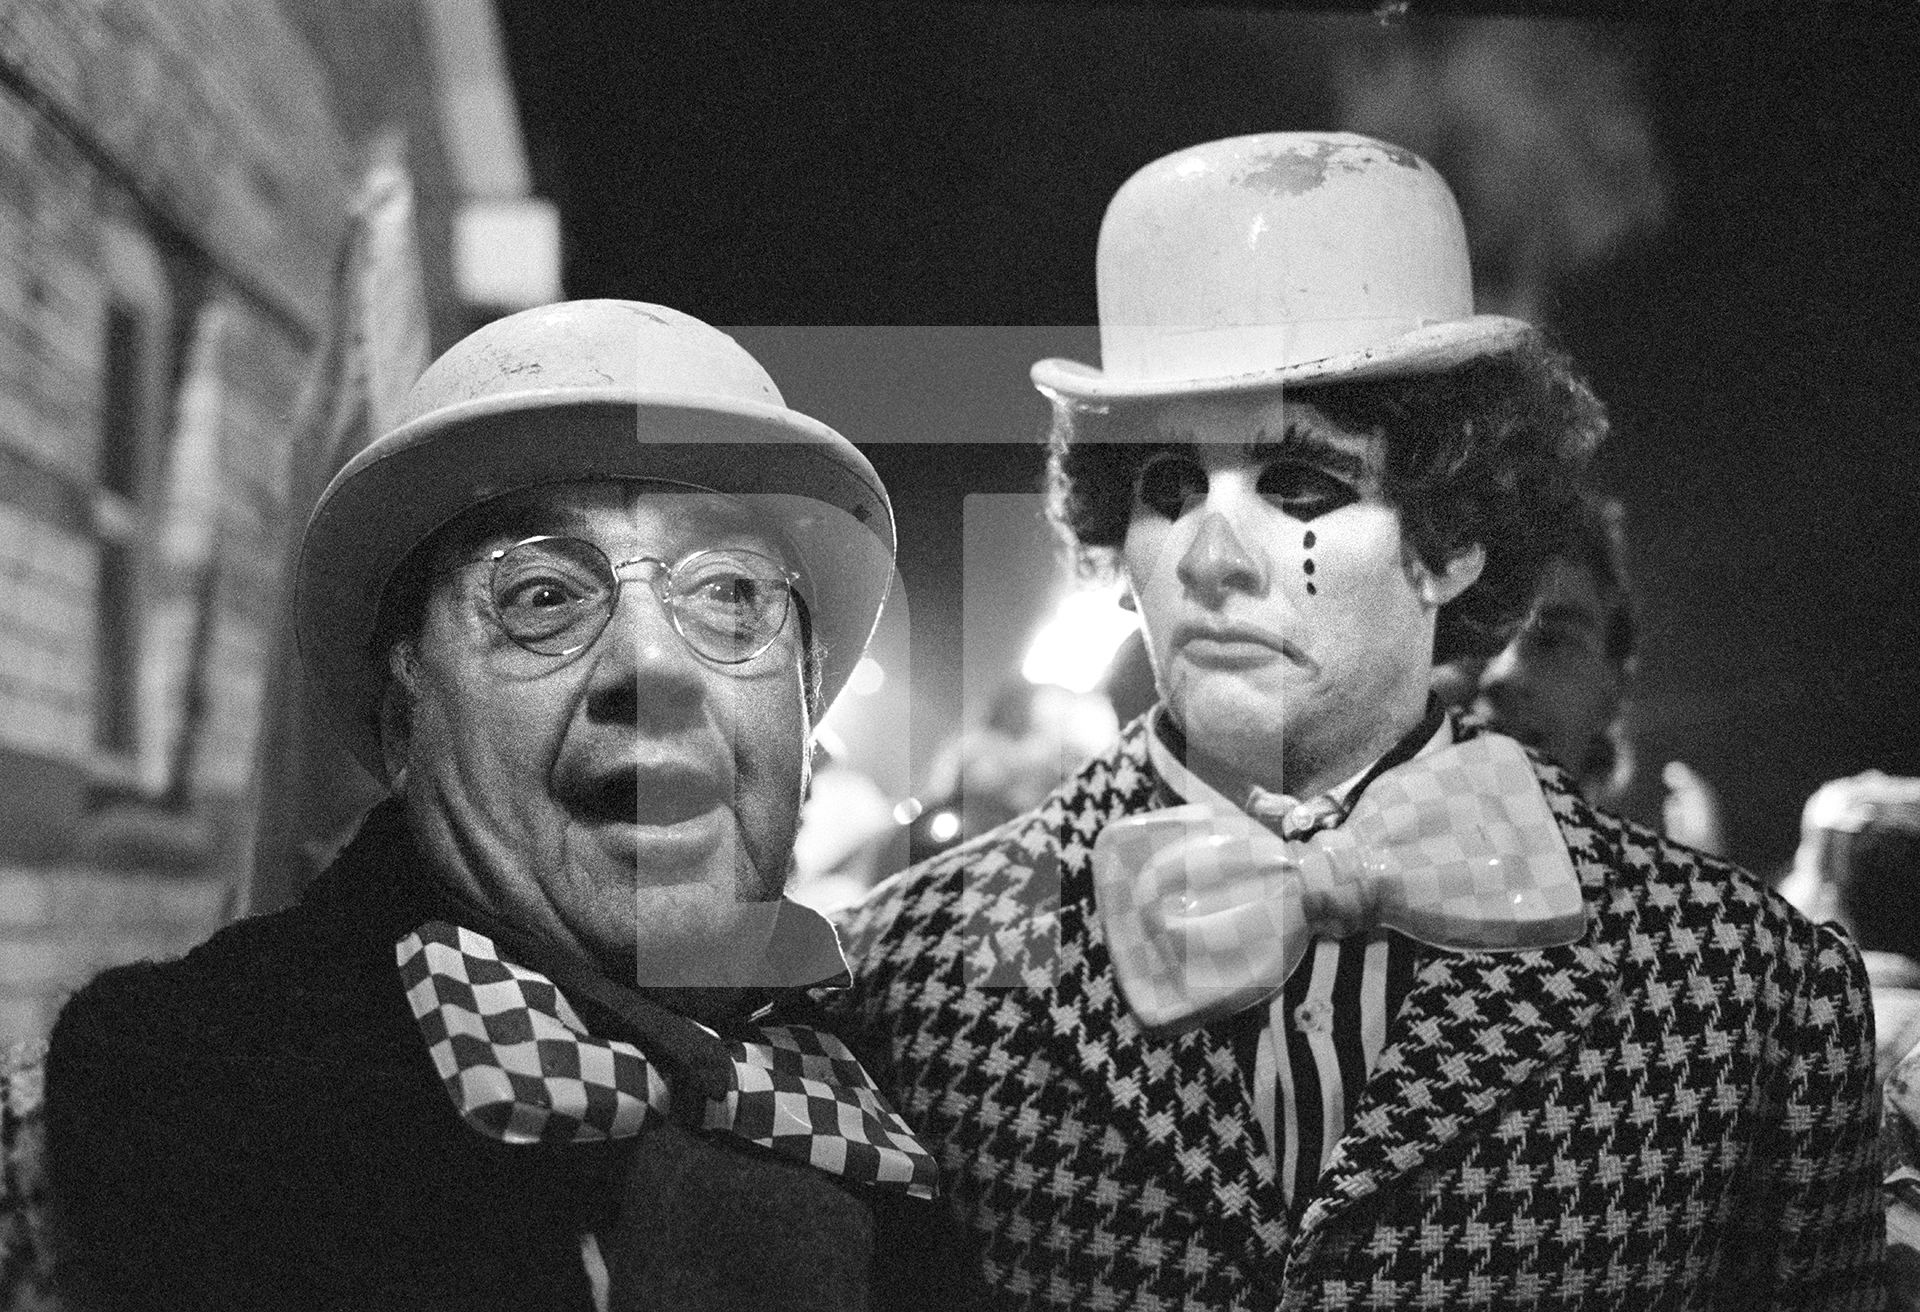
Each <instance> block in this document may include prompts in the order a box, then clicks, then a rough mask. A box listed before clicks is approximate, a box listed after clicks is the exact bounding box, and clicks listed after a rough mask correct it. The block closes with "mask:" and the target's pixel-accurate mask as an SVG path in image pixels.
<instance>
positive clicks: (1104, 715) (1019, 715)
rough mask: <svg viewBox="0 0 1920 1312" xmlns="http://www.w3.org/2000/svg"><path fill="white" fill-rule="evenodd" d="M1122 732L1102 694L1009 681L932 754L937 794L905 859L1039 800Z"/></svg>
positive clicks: (931, 787)
mask: <svg viewBox="0 0 1920 1312" xmlns="http://www.w3.org/2000/svg"><path fill="white" fill-rule="evenodd" d="M1119 731H1120V725H1119V722H1118V720H1117V719H1116V718H1115V716H1114V712H1113V704H1112V702H1111V701H1110V700H1109V699H1108V698H1107V697H1105V696H1104V695H1102V694H1099V693H1090V692H1087V693H1080V692H1073V691H1071V690H1070V689H1067V688H1063V687H1061V686H1060V685H1059V684H1056V683H1030V682H1028V681H1027V680H1026V679H1022V678H1014V679H1009V680H1007V681H1006V682H1005V683H1003V684H1001V686H1000V689H999V691H998V692H996V693H995V694H994V698H993V704H992V706H991V707H990V708H989V709H988V712H987V717H986V720H985V722H984V723H981V724H979V725H975V726H972V727H970V728H967V729H963V730H961V731H960V733H959V734H958V735H957V736H956V737H954V738H952V739H951V740H949V741H948V742H947V743H945V744H943V745H942V746H941V748H940V749H939V750H938V751H937V752H936V753H935V754H934V758H933V764H932V766H931V767H930V768H929V769H928V772H927V795H928V797H930V798H932V799H933V800H932V801H930V802H928V803H927V804H926V805H925V807H924V809H923V810H921V811H920V813H919V814H918V815H917V816H915V818H914V820H913V822H912V824H911V826H910V829H909V832H910V835H911V847H910V851H909V858H908V859H909V860H910V861H912V862H919V861H924V860H925V859H926V858H928V857H930V856H932V855H934V854H935V853H937V852H943V851H945V850H946V849H947V848H949V847H953V846H955V845H956V844H959V843H964V842H966V841H968V840H969V839H973V838H978V837H979V836H980V835H981V834H984V833H986V832H987V831H988V830H990V829H994V828H997V827H998V826H1000V825H1003V824H1005V823H1006V822H1007V821H1009V820H1011V819H1013V818H1014V817H1015V816H1017V815H1021V814H1023V813H1024V812H1026V811H1028V810H1030V809H1032V808H1033V807H1034V806H1037V805H1038V804H1039V802H1040V799H1041V798H1043V797H1045V796H1046V795H1047V794H1048V793H1050V792H1052V791H1053V790H1054V789H1055V788H1057V787H1058V786H1059V785H1060V783H1061V781H1062V780H1064V779H1066V778H1067V777H1068V776H1069V775H1071V774H1072V773H1073V772H1074V771H1075V770H1077V769H1079V768H1080V765H1081V764H1082V763H1083V762H1084V761H1085V760H1086V759H1087V758H1088V757H1089V756H1092V755H1093V754H1094V753H1095V752H1098V751H1100V750H1101V749H1102V748H1104V747H1106V746H1107V745H1109V744H1110V743H1112V742H1113V738H1114V735H1115V734H1116V733H1118V732H1119Z"/></svg>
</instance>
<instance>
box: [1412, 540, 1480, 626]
mask: <svg viewBox="0 0 1920 1312" xmlns="http://www.w3.org/2000/svg"><path fill="white" fill-rule="evenodd" d="M1413 567H1414V581H1413V586H1414V590H1415V591H1416V592H1418V593H1419V594H1420V600H1421V601H1423V602H1425V603H1426V604H1427V605H1428V606H1430V607H1432V608H1433V609H1434V610H1439V609H1440V608H1441V607H1442V606H1444V605H1446V604H1447V603H1448V602H1450V601H1452V600H1453V599H1454V598H1455V597H1457V596H1459V595H1460V594H1461V593H1463V592H1465V591H1466V590H1467V589H1468V588H1470V587H1472V586H1473V585H1474V583H1475V582H1476V581H1478V579H1479V578H1480V571H1482V570H1484V569H1485V568H1486V567H1487V549H1486V548H1485V547H1483V546H1481V545H1480V544H1479V543H1478V542H1472V543H1469V544H1467V545H1466V546H1464V547H1461V548H1459V549H1458V550H1456V551H1455V552H1454V553H1453V554H1452V555H1451V556H1449V557H1447V563H1446V564H1445V565H1444V566H1442V567H1441V568H1440V569H1439V571H1437V572H1436V571H1434V570H1431V569H1429V568H1427V566H1426V563H1425V562H1424V561H1421V560H1420V559H1418V558H1417V557H1416V558H1415V559H1414V561H1413Z"/></svg>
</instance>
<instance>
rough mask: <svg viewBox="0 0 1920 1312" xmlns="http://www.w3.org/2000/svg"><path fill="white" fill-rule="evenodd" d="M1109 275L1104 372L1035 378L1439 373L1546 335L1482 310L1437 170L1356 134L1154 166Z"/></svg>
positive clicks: (1054, 364) (1129, 201) (1211, 384)
mask: <svg viewBox="0 0 1920 1312" xmlns="http://www.w3.org/2000/svg"><path fill="white" fill-rule="evenodd" d="M1096 277H1097V293H1098V298H1099V306H1100V359H1101V367H1100V368H1097V369H1096V368H1093V367H1092V366H1089V365H1085V364H1080V363H1077V362H1075V361H1072V360H1060V359H1049V360H1042V361H1040V362H1039V363H1038V364H1036V365H1035V366H1034V367H1033V381H1034V384H1035V386H1037V387H1038V388H1039V389H1040V390H1041V391H1042V392H1045V393H1047V394H1048V395H1049V396H1051V397H1053V398H1054V399H1055V400H1057V401H1062V402H1065V403H1068V404H1073V405H1082V406H1091V407H1100V406H1103V405H1105V404H1106V403H1109V402H1116V401H1127V400H1137V399H1149V398H1155V397H1177V396H1186V395H1204V394H1209V393H1216V392H1236V391H1251V390H1256V389H1261V388H1268V387H1273V386H1277V385H1282V384H1288V383H1304V382H1314V381H1334V380H1356V381H1357V380H1362V379H1373V378H1392V377H1401V376H1405V375H1410V374H1421V373H1433V372H1438V371H1440V370H1443V369H1447V368H1451V367H1452V366H1454V365H1457V364H1461V363H1464V362H1466V361H1467V360H1470V359H1473V358H1475V357H1477V356H1482V355H1490V354H1494V353H1497V352H1499V351H1503V350H1507V349H1511V348H1512V347H1514V346H1516V345H1518V344H1519V343H1520V342H1522V341H1524V340H1526V339H1527V338H1529V337H1531V336H1532V335H1533V334H1534V332H1535V330H1534V329H1533V328H1532V326H1531V325H1529V324H1527V323H1524V322H1522V321H1521V320H1518V319H1511V318H1507V317H1504V316H1501V315H1489V314H1475V313H1474V308H1473V275H1472V270H1471V266H1470V264H1469V262H1468V258H1467V236H1466V229H1465V227H1464V226H1463V225H1462V223H1461V221H1460V209H1459V206H1458V205H1456V204H1455V203H1454V199H1453V193H1452V192H1451V191H1449V190H1448V189H1447V184H1446V182H1445V180H1443V179H1442V178H1441V176H1440V175H1439V173H1438V172H1436V171H1435V170H1434V168H1433V166H1432V165H1430V164H1428V163H1427V162H1426V161H1425V160H1423V159H1421V158H1420V157H1419V156H1418V155H1416V154H1414V153H1413V152H1412V151H1409V150H1403V149H1401V148H1400V147H1398V146H1393V145H1389V144H1387V143H1386V142H1384V141H1376V140H1374V139H1373V138H1371V137H1363V136H1358V135H1356V134H1354V133H1350V132H1270V133H1262V134H1259V135H1255V136H1245V137H1231V138H1228V139H1227V140H1224V141H1210V142H1207V143H1205V144H1203V145H1198V146H1192V147H1189V148H1188V149H1186V150H1182V151H1178V152H1176V153H1174V154H1172V155H1168V156H1166V157H1165V158H1162V159H1158V160H1155V161H1154V162H1153V163H1151V164H1149V165H1147V166H1146V167H1145V168H1143V169H1141V170H1140V171H1139V172H1138V173H1136V174H1134V175H1133V177H1131V178H1129V179H1128V180H1127V181H1126V182H1125V183H1124V184H1123V185H1122V186H1121V188H1120V190H1119V191H1118V192H1117V193H1115V195H1114V198H1113V200H1112V202H1111V203H1110V204H1109V205H1108V206H1107V213H1106V219H1105V221H1104V222H1103V223H1102V224H1101V226H1100V244H1099V252H1098V256H1097V262H1096Z"/></svg>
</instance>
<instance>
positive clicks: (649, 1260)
mask: <svg viewBox="0 0 1920 1312" xmlns="http://www.w3.org/2000/svg"><path fill="white" fill-rule="evenodd" d="M893 542H894V539H893V521H892V514H891V510H890V508H889V503H888V499H887V494H886V491H885V489H884V488H883V487H882V486H881V484H880V482H879V480H878V479H877V477H876V476H875V474H874V472H873V470H872V467H871V466H870V465H869V464H868V463H867V461H866V460H865V458H864V457H862V456H861V455H860V454H859V452H858V451H857V450H855V448H854V447H853V446H852V445H851V444H850V443H849V442H847V441H846V440H845V439H844V438H842V437H841V436H840V435H839V434H837V433H835V432H833V431H832V430H831V429H829V428H827V427H826V426H825V425H823V424H821V423H819V422H817V421H815V420H812V419H809V418H807V417H806V416H804V415H801V414H798V413H796V412H794V411H793V410H791V409H789V408H787V406H786V405H785V403H784V402H783V401H782V399H781V397H780V394H779V392H778V391H777V390H776V388H775V387H774V384H773V382H772V381H771V380H770V379H769V378H768V377H767V375H766V373H765V372H764V370H762V369H761V368H760V366H759V365H758V364H757V363H756V362H755V361H754V360H753V359H752V358H751V357H750V356H749V355H747V354H746V352H744V351H743V350H741V349H740V348H739V346H738V345H736V344H735V343H734V342H733V340H732V339H731V338H729V337H727V336H725V335H724V334H722V333H719V332H717V331H716V330H714V329H712V328H709V327H708V326H706V325H705V324H702V323H700V322H699V321H697V320H695V319H692V318H690V317H688V316H686V315H683V314H680V313H678V312H676V311H673V310H669V309H665V308H663V307H659V306H651V305H644V304H639V303H633V302H623V301H588V302H578V303H573V304H564V305H556V306H548V307H544V308H541V309H537V310H530V311H527V312H524V313H522V314H519V315H515V316H512V317H509V318H507V319H503V320H500V321H498V322H496V323H494V324H492V325H489V326H488V327H486V328H483V329H482V330H480V331H479V332H478V333H476V334H474V335H473V336H472V337H470V338H468V339H467V340H466V341H464V342H462V343H460V344H459V345H457V346H456V347H454V348H453V350H451V351H450V352H449V353H448V354H447V355H446V356H444V357H443V358H442V359H440V360H439V361H437V362H436V363H435V364H434V365H433V367H431V368H430V369H429V370H428V371H427V372H426V374H425V375H423V376H422V378H421V379H420V380H419V382H418V383H417V384H416V385H415V388H414V390H413V393H412V397H411V399H410V417H409V419H408V420H407V422H406V423H404V424H403V425H402V426H401V427H399V428H398V429H396V430H395V431H394V432H392V433H390V434H388V435H386V436H385V437H383V438H381V439H380V440H379V441H378V442H376V443H374V444H373V445H372V446H371V447H369V448H368V449H367V450H366V451H364V452H362V453H361V454H360V455H359V456H357V457H356V458H355V459H354V460H353V461H352V462H351V463H350V464H349V465H348V466H347V468H346V469H345V470H343V471H342V473H341V474H340V476H339V477H338V478H336V479H335V480H334V482H333V483H332V485H331V486H330V487H329V488H328V489H327V491H326V493H325V494H324V495H323V497H322V498H321V501H320V503H319V505H318V507H317V508H316V509H315V511H314V513H313V516H312V518H311V520H310V522H309V524H308V526H307V530H306V536H305V540H304V544H303V550H302V555H301V561H300V567H299V577H298V580H297V587H298V593H297V624H298V628H299V637H300V646H301V654H302V659H303V662H304V664H305V666H306V669H307V671H308V674H309V677H310V680H311V683H312V685H313V688H314V691H315V693H316V695H317V696H318V697H319V698H320V699H322V701H323V702H324V704H325V707H326V709H327V711H328V712H329V713H330V715H331V718H332V720H333V723H334V726H335V727H336V728H337V729H338V730H339V732H340V734H341V735H342V737H343V739H344V741H345V742H346V743H347V745H348V746H349V747H350V748H351V749H352V750H353V752H354V754H355V755H356V756H357V757H358V759H359V760H360V761H361V762H362V763H364V764H365V765H366V766H367V768H368V769H369V770H371V771H374V772H375V773H376V774H377V775H379V776H380V777H382V778H384V779H385V780H386V781H388V783H389V784H390V786H391V790H392V793H393V796H392V798H390V799H389V800H388V801H386V802H384V803H383V804H381V805H380V806H379V807H377V808H376V809H375V810H374V811H373V812H372V813H371V815H370V816H369V817H368V819H367V820H366V822H365V824H364V826H363V827H362V829H361V830H360V832H359V834H358V836H357V837H355V838H354V839H353V841H352V842H351V843H350V844H349V845H348V846H347V847H346V848H345V850H343V851H342V852H341V854H340V855H339V857H338V858H337V859H336V860H335V861H334V863H333V864H332V866H331V867H330V868H329V869H328V870H327V871H326V872H325V873H324V874H323V875H322V876H321V877H320V879H319V880H318V881H317V882H316V883H315V885H314V886H313V887H312V888H311V889H309V890H308V891H307V892H306V894H305V896H304V897H303V898H302V900H301V902H300V903H299V905H298V906H296V907H294V908H291V909H289V910H287V911H285V912H281V913H278V914H275V915H271V916H265V917H261V918H257V919H253V920H247V921H242V922H240V923H238V924H236V925H233V926H230V927H229V928H228V929H226V930H224V931H223V932H222V933H220V934H218V935H216V936H215V937H214V938H213V939H212V940H210V941H209V942H208V943H206V944H205V945H203V946H202V947H200V948H199V949H197V950H196V951H194V952H193V953H192V954H190V955H189V956H187V957H186V958H185V959H184V960H181V961H178V962H173V963H168V964H164V965H141V966H135V967H130V968H127V969H123V970H117V971H112V972H109V973H108V974H106V975H104V976H102V977H101V978H100V979H98V980H96V981H95V982H94V983H93V984H91V985H90V986H89V987H87V988H86V989H85V990H84V991H82V992H81V993H80V994H79V995H78V996H77V997H76V998H75V999H74V1000H73V1001H72V1002H71V1003H70V1004H69V1005H68V1006H67V1008H66V1009H65V1011H64V1012H63V1014H62V1016H61V1018H60V1021H59V1023H58V1025H57V1027H56V1029H55V1031H54V1034H53V1037H52V1046H51V1051H50V1054H49V1057H48V1062H47V1072H46V1073H47V1082H46V1106H47V1121H48V1151H47V1166H48V1179H49V1181H50V1188H51V1192H52V1203H53V1207H54V1217H55V1221H56V1222H57V1224H56V1226H55V1231H54V1232H55V1235H56V1238H57V1240H58V1245H57V1257H58V1259H59V1266H58V1268H57V1272H58V1275H59V1278H60V1280H61V1282H62V1284H63V1287H64V1288H66V1289H68V1290H70V1291H71V1292H72V1293H73V1294H74V1296H75V1298H76V1300H77V1301H76V1305H77V1306H84V1307H87V1308H101V1309H131V1308H154V1309H159V1308H167V1309H183V1308H194V1309H210V1308H262V1309H266V1308H272V1309H277V1310H284V1309H303V1308H313V1309H321V1308H325V1309H379V1308H392V1309H401V1308H407V1309H426V1308H459V1309H478V1308H500V1309H514V1310H515V1312H527V1310H528V1309H556V1310H557V1309H566V1310H567V1312H587V1310H588V1309H594V1308H600V1309H606V1308H609V1307H611V1308H615V1309H620V1308H641V1307H645V1308H673V1309H723V1308H725V1309H733V1308H748V1307H752V1308H760V1307H781V1308H803V1309H823V1310H825V1309H854V1308H868V1307H888V1306H910V1307H921V1306H927V1305H930V1304H931V1305H937V1304H938V1302H939V1300H940V1298H941V1297H942V1296H943V1294H942V1290H941V1289H940V1288H939V1287H938V1286H939V1283H940V1281H941V1280H942V1279H943V1278H946V1277H948V1276H950V1275H951V1274H952V1273H953V1272H954V1271H955V1270H956V1269H957V1267H956V1264H954V1263H952V1262H950V1261H947V1260H945V1259H944V1258H943V1257H942V1255H941V1254H940V1252H939V1251H938V1250H937V1249H936V1248H930V1247H929V1245H933V1244H937V1243H938V1242H939V1230H938V1228H937V1226H936V1225H935V1224H934V1220H933V1218H934V1215H935V1214H934V1212H933V1211H932V1208H933V1206H934V1205H933V1204H931V1203H929V1202H927V1201H925V1200H926V1199H928V1198H929V1197H931V1195H932V1194H933V1192H934V1190H935V1187H936V1179H935V1170H934V1165H933V1162H932V1160H931V1159H930V1158H929V1156H928V1155H927V1153H926V1151H925V1150H924V1149H923V1148H922V1147H921V1146H920V1145H919V1144H918V1143H917V1142H916V1141H915V1139H914V1138H913V1135H912V1133H911V1132H910V1131H909V1130H908V1129H907V1127H906V1125H905V1124H904V1123H903V1122H902V1121H901V1120H900V1119H899V1117H898V1116H897V1115H896V1114H895V1113H894V1111H893V1110H892V1109H891V1108H890V1107H889V1106H888V1105H887V1103H886V1102H885V1100H884V1099H883V1098H882V1097H881V1096H880V1095H879V1094H878V1092H877V1091H876V1090H875V1089H874V1087H873V1085H872V1082H871V1081H870V1080H869V1079H868V1077H867V1076H866V1074H865V1072H864V1070H863V1069H862V1068H861V1065H860V1063H859V1061H858V1060H857V1059H856V1058H855V1057H854V1055H853V1054H852V1053H851V1052H850V1051H849V1050H848V1049H847V1048H846V1047H844V1046H843V1045H842V1044H841V1043H840V1042H839V1041H838V1040H837V1039H835V1038H834V1037H833V1036H832V1035H830V1034H827V1033H824V1032H821V1031H819V1030H816V1029H813V1028H809V1027H808V1026H807V1025H805V1024H801V1023H797V1015H798V1013H797V1012H796V1007H797V1006H798V1005H799V1004H800V1003H801V1001H802V995H801V991H802V990H804V989H806V988H808V987H809V986H820V985H826V986H832V985H833V984H835V983H836V982H844V979H845V975H846V963H845V961H844V959H843V958H842V956H841V954H840V951H839V947H838V944H837V942H836V939H835V936H834V933H833V931H832V929H831V927H830V926H829V925H828V924H827V923H826V922H825V921H823V920H822V919H820V918H819V917H818V916H817V915H816V914H814V913H813V912H811V911H808V910H807V909H806V908H804V907H801V906H799V905H798V904H796V903H793V902H789V901H786V900H783V899H782V897H781V892H782V888H783V885H784V883H785V881H786V879H787V876H788V874H789V872H790V870H791V868H792V861H793V855H792V854H793V840H794V834H795V831H796V827H797V823H798V814H799V809H800V804H801V800H802V798H803V796H804V794H805V791H806V787H807V771H808V762H809V741H810V735H811V728H812V725H813V723H814V722H815V721H816V720H817V718H818V716H819V715H820V714H821V713H822V711H823V710H824V708H825V707H826V706H827V704H828V703H830V702H831V700H832V699H833V697H834V696H835V695H836V694H837V693H838V692H839V691H840V689H841V688H842V686H843V685H844V684H845V683H846V680H847V677H848V675H849V674H850V673H851V671H852V669H853V666H854V665H855V663H856V662H857V661H858V660H859V658H860V655H861V653H862V650H863V649H864V647H865V645H866V642H867V639H868V637H869V635H870V634H871V632H872V630H873V625H874V622H875V620H876V617H877V615H878V613H879V610H880V606H881V602H882V600H883V598H884V596H885V594H886V591H887V588H888V584H889V581H890V579H891V577H892V553H893Z"/></svg>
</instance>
